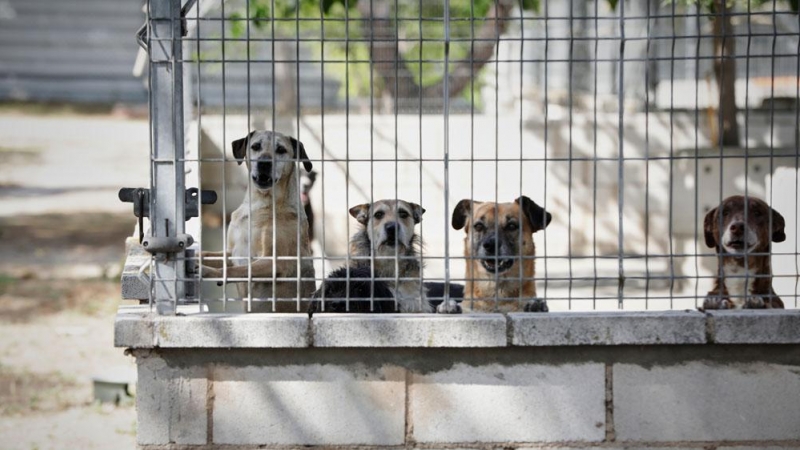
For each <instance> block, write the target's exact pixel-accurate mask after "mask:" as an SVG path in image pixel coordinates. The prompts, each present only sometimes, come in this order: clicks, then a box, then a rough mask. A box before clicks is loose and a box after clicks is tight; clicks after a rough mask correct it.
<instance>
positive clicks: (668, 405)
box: [613, 361, 800, 442]
mask: <svg viewBox="0 0 800 450" xmlns="http://www.w3.org/2000/svg"><path fill="white" fill-rule="evenodd" d="M613 370H614V375H613V377H614V381H613V386H614V424H615V428H616V436H617V439H619V440H623V441H624V440H635V441H661V442H666V441H722V440H740V441H744V440H766V439H772V440H794V439H800V368H798V367H797V366H787V365H780V364H769V363H765V362H754V363H730V364H717V363H713V362H699V361H694V362H687V363H686V364H682V365H672V366H665V367H660V366H655V367H642V366H639V365H633V364H615V365H614V369H613Z"/></svg>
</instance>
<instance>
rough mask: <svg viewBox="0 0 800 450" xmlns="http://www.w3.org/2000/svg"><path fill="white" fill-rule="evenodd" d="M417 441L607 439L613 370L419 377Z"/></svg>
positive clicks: (458, 369) (415, 387)
mask: <svg viewBox="0 0 800 450" xmlns="http://www.w3.org/2000/svg"><path fill="white" fill-rule="evenodd" d="M409 409H410V413H409V414H410V420H411V424H412V426H413V436H414V439H415V440H416V441H417V442H422V443H461V442H536V441H541V442H554V441H585V442H598V441H602V440H603V438H604V436H605V366H604V365H603V364H600V363H587V364H561V365H552V366H551V365H536V364H520V365H515V366H504V365H500V364H490V365H485V366H480V367H473V366H468V365H465V364H461V363H460V364H456V365H455V366H454V367H453V368H452V369H449V370H445V371H441V372H435V373H430V374H414V375H413V376H412V384H411V386H410V388H409Z"/></svg>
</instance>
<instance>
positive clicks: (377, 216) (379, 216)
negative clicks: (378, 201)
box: [372, 211, 384, 220]
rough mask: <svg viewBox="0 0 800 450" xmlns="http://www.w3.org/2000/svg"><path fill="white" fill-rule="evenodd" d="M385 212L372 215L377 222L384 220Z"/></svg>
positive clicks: (376, 212)
mask: <svg viewBox="0 0 800 450" xmlns="http://www.w3.org/2000/svg"><path fill="white" fill-rule="evenodd" d="M383 215H384V212H383V211H375V214H373V215H372V217H374V218H375V219H377V220H381V219H383Z"/></svg>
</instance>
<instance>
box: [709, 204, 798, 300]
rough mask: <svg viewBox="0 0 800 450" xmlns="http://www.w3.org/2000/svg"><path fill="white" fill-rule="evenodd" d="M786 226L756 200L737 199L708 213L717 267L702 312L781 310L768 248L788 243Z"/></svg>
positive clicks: (773, 211) (780, 217)
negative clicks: (773, 281)
mask: <svg viewBox="0 0 800 450" xmlns="http://www.w3.org/2000/svg"><path fill="white" fill-rule="evenodd" d="M745 205H746V207H747V214H745ZM785 226H786V222H785V221H784V219H783V216H781V215H780V213H778V211H775V210H774V209H772V208H770V207H769V205H767V204H766V203H765V202H764V201H763V200H760V199H758V198H755V197H744V196H742V195H734V196H732V197H728V198H726V199H725V200H723V201H722V204H720V205H719V207H717V208H714V209H712V210H711V211H709V212H708V214H706V217H705V219H704V221H703V231H704V234H705V240H706V245H708V246H709V247H710V248H713V249H715V250H716V251H717V256H718V258H719V267H718V275H717V279H716V280H715V281H714V289H712V290H711V291H710V292H709V293H708V295H707V296H706V299H705V301H704V302H703V308H702V309H742V308H747V309H760V308H783V301H781V299H780V297H778V296H777V295H776V294H775V291H774V290H773V289H772V266H771V264H770V249H771V243H772V242H783V241H784V240H786V233H785V232H784V228H785ZM745 264H746V265H745Z"/></svg>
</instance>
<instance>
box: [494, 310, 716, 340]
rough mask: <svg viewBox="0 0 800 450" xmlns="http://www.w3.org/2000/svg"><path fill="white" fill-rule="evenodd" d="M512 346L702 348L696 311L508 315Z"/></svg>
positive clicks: (702, 327)
mask: <svg viewBox="0 0 800 450" xmlns="http://www.w3.org/2000/svg"><path fill="white" fill-rule="evenodd" d="M509 322H510V324H509V326H510V328H511V343H512V345H525V346H527V345H542V346H550V345H653V344H704V343H705V342H706V326H705V317H704V316H703V314H702V313H699V312H697V311H664V312H574V313H550V314H525V313H514V314H509Z"/></svg>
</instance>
